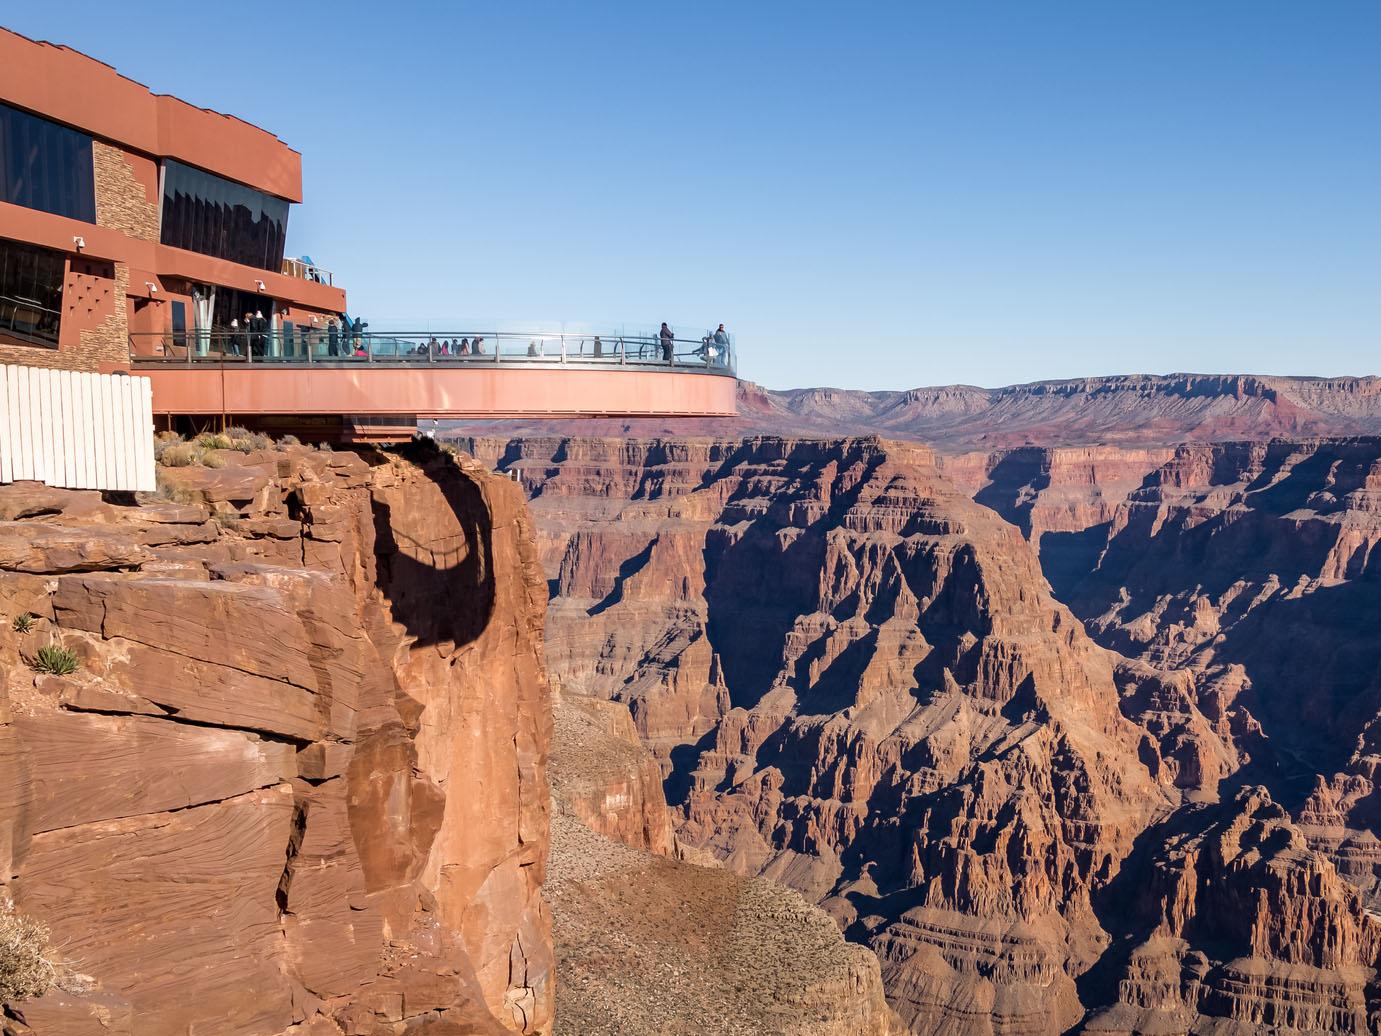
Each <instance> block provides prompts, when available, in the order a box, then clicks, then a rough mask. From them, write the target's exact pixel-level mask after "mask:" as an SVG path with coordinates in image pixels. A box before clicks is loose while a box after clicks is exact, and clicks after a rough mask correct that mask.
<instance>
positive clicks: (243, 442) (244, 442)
mask: <svg viewBox="0 0 1381 1036" xmlns="http://www.w3.org/2000/svg"><path fill="white" fill-rule="evenodd" d="M232 441H233V442H234V444H235V449H237V450H239V451H240V452H241V453H253V452H254V451H255V450H267V449H269V448H270V447H271V446H272V445H273V440H272V439H270V438H269V437H268V436H267V435H265V434H264V433H263V432H246V433H245V434H244V435H242V436H241V435H237V436H235V437H234V439H233V440H232Z"/></svg>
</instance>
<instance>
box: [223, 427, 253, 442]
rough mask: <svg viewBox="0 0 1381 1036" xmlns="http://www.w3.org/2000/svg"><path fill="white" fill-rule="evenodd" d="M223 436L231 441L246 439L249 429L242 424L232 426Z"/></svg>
mask: <svg viewBox="0 0 1381 1036" xmlns="http://www.w3.org/2000/svg"><path fill="white" fill-rule="evenodd" d="M225 434H226V435H228V436H229V437H230V438H232V439H248V438H249V429H248V428H246V427H245V426H244V425H242V424H232V425H231V426H230V427H229V428H227V429H226V430H225Z"/></svg>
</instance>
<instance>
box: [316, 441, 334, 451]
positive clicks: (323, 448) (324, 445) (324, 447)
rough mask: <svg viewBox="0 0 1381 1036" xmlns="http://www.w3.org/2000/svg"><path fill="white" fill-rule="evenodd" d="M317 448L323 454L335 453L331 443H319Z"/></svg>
mask: <svg viewBox="0 0 1381 1036" xmlns="http://www.w3.org/2000/svg"><path fill="white" fill-rule="evenodd" d="M316 448H317V449H318V450H320V451H321V452H322V453H333V452H334V451H333V450H332V449H331V444H330V443H329V442H321V443H317V447H316Z"/></svg>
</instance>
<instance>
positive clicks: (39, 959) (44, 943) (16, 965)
mask: <svg viewBox="0 0 1381 1036" xmlns="http://www.w3.org/2000/svg"><path fill="white" fill-rule="evenodd" d="M50 954H51V950H50V947H49V943H48V929H47V928H46V927H44V926H43V925H41V924H39V923H38V922H37V921H33V920H30V919H29V918H27V917H25V916H24V915H23V914H20V913H19V912H17V911H16V910H15V909H14V904H13V903H3V904H0V1001H10V1000H31V999H33V998H34V997H38V996H42V995H43V994H44V993H46V992H48V990H49V988H51V987H52V985H53V983H54V981H55V980H56V979H57V967H56V966H55V965H54V964H53V961H52V957H51V955H50Z"/></svg>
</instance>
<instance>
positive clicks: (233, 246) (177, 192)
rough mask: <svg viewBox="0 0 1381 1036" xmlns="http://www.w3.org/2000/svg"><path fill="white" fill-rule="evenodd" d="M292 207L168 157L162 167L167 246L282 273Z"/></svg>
mask: <svg viewBox="0 0 1381 1036" xmlns="http://www.w3.org/2000/svg"><path fill="white" fill-rule="evenodd" d="M287 234H288V203H287V202H286V201H284V200H283V199H282V198H275V197H274V196H273V195H271V194H265V193H264V192H263V191H256V190H254V188H252V187H246V186H245V185H244V184H239V183H235V182H234V181H232V180H227V179H225V178H223V177H220V176H216V175H215V174H214V173H208V172H205V171H204V170H201V169H196V168H194V167H193V166H189V165H183V164H182V163H181V162H175V161H173V160H172V159H169V160H167V161H165V162H164V163H163V229H162V232H161V240H162V241H163V243H164V244H165V245H172V246H174V247H175V248H185V249H187V250H188V251H191V252H200V253H202V254H203V255H213V256H215V257H216V258H218V259H228V260H230V261H231V262H234V263H241V264H243V265H245V266H254V267H257V268H259V269H261V270H272V271H274V272H275V273H278V272H280V271H281V270H282V268H283V246H284V244H285V242H286V239H287Z"/></svg>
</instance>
